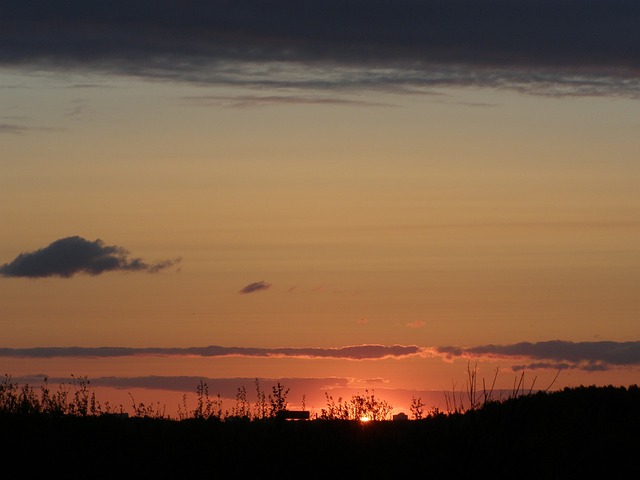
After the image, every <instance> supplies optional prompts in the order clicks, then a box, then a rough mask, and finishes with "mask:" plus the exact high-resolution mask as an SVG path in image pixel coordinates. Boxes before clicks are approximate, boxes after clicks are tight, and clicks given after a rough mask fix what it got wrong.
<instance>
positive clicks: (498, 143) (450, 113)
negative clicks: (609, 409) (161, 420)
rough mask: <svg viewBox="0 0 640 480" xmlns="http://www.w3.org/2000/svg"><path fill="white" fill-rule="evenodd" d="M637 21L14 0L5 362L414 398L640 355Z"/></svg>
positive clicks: (627, 380)
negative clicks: (473, 379)
mask: <svg viewBox="0 0 640 480" xmlns="http://www.w3.org/2000/svg"><path fill="white" fill-rule="evenodd" d="M638 25H640V3H639V2H637V1H635V0H564V1H558V0H553V1H552V0H523V1H513V0H379V1H378V0H368V1H365V0H308V1H297V0H273V1H269V0H235V1H224V0H209V1H204V0H191V1H184V0H183V1H177V0H175V1H171V0H154V1H150V0H149V1H147V0H137V1H131V0H126V1H125V0H108V1H106V0H105V1H103V0H91V1H87V0H67V1H60V2H51V1H49V0H3V2H2V4H1V5H0V169H1V170H0V224H1V225H2V235H1V236H0V332H1V334H0V375H4V374H8V375H10V376H12V378H14V379H17V380H20V381H28V382H31V383H37V381H40V380H41V379H42V378H43V376H44V375H47V376H49V377H50V379H52V380H53V381H54V382H57V381H61V382H62V381H65V379H69V378H70V375H75V376H76V377H78V376H87V377H88V378H89V379H90V381H91V384H92V385H95V386H96V387H100V388H103V389H104V390H101V393H102V394H103V395H105V396H106V397H105V400H108V399H109V398H113V399H116V400H114V401H122V402H123V403H127V402H129V400H128V398H126V397H124V400H120V399H121V398H122V394H123V393H128V392H135V395H137V397H136V398H137V399H143V398H144V399H145V401H146V399H147V398H149V399H154V398H162V401H163V402H166V404H167V410H172V409H174V407H175V405H176V404H177V403H178V402H179V401H180V398H181V396H182V392H188V393H195V390H196V385H197V383H198V381H199V380H200V379H204V380H205V381H206V382H207V383H208V384H209V387H210V391H211V392H212V393H221V394H223V396H225V397H228V398H231V399H233V398H234V395H235V392H236V389H237V388H238V387H239V386H241V385H245V386H246V387H247V389H248V390H251V391H252V389H253V380H254V379H255V378H260V379H264V380H263V386H264V387H265V389H269V388H270V386H271V384H272V383H274V382H277V381H281V382H282V383H284V384H285V386H288V387H290V388H291V392H290V395H289V401H290V402H291V403H292V404H295V405H296V406H299V404H300V401H301V398H302V396H303V395H304V396H305V397H306V399H307V400H306V407H307V408H316V409H319V408H322V407H323V406H325V405H324V404H323V399H324V398H325V397H324V395H325V393H328V394H330V395H334V396H335V397H336V398H337V397H338V396H340V395H342V396H343V397H347V398H348V397H349V396H350V395H351V394H352V393H357V392H359V393H363V392H364V391H365V390H367V389H368V390H369V391H371V390H374V391H375V392H376V394H377V395H378V396H380V397H383V398H387V399H388V400H389V401H390V403H392V404H393V406H394V407H396V408H395V411H400V410H405V411H406V410H407V407H408V405H409V403H410V401H411V398H412V396H417V397H419V396H422V397H423V399H428V401H429V402H431V401H432V398H436V397H437V398H441V399H442V392H443V391H444V390H447V389H451V388H458V389H460V388H464V382H465V380H466V379H467V368H468V367H469V365H472V366H474V365H477V368H478V375H479V377H481V378H485V379H487V381H489V382H490V381H492V379H493V378H494V376H495V372H496V371H499V374H498V376H497V386H498V387H499V388H505V389H511V388H512V387H513V384H514V381H515V379H517V378H519V376H521V375H522V374H523V373H524V374H525V378H526V384H527V385H531V383H532V382H535V387H536V388H545V387H546V386H548V385H550V384H551V383H552V382H553V388H562V387H564V386H577V385H581V384H584V385H587V384H596V385H608V384H614V385H630V384H637V383H638V381H639V373H640V327H639V322H638V320H639V314H640V188H639V187H640V29H639V28H638ZM496 369H497V370H496ZM556 376H557V378H556ZM554 378H555V381H554ZM429 392H431V393H433V396H431V397H430V396H429V395H430V393H429ZM110 395H111V397H109V396H110ZM118 395H120V396H118ZM174 399H175V401H174ZM433 401H434V402H435V400H433ZM231 406H232V400H229V401H228V403H227V404H226V407H227V408H231Z"/></svg>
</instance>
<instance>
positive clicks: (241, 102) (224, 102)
mask: <svg viewBox="0 0 640 480" xmlns="http://www.w3.org/2000/svg"><path fill="white" fill-rule="evenodd" d="M185 100H188V101H191V102H193V103H195V104H197V105H202V106H222V107H228V108H248V107H268V106H274V105H330V106H358V107H374V106H375V107H382V106H385V107H389V106H391V104H388V103H381V102H370V101H366V100H357V99H347V98H338V97H327V96H302V95H234V96H222V95H202V96H190V97H185Z"/></svg>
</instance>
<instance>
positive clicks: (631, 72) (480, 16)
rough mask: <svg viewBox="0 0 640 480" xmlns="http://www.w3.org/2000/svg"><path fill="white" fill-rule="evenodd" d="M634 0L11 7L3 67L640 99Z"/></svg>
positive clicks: (119, 2) (121, 2)
mask: <svg viewBox="0 0 640 480" xmlns="http://www.w3.org/2000/svg"><path fill="white" fill-rule="evenodd" d="M639 23H640V4H639V3H638V2H637V1H636V0H563V1H561V2H559V1H556V0H521V1H513V0H483V1H482V2H479V1H477V0H376V1H373V2H372V1H371V0H309V1H305V2H300V1H299V0H274V1H271V2H264V1H263V0H236V1H234V2H228V1H225V0H192V1H189V2H176V1H174V0H139V1H136V2H131V1H129V0H109V1H106V0H97V1H93V2H86V1H85V0H67V1H65V2H50V1H49V0H30V1H24V0H5V1H4V2H3V5H2V15H0V32H1V33H0V65H1V66H6V67H11V68H27V69H28V68H34V69H60V70H63V69H64V70H66V69H69V68H75V69H82V70H90V71H94V72H98V73H104V72H107V73H112V74H123V75H137V76H142V77H153V78H160V79H170V80H178V81H186V82H197V83H206V84H217V85H221V84H226V85H243V86H254V87H269V88H272V87H298V88H312V89H334V90H335V89H342V90H344V89H363V88H365V89H372V88H373V89H380V88H383V89H394V90H395V91H413V90H415V89H431V88H433V87H439V86H487V87H496V88H513V89H517V90H522V91H527V92H533V93H540V94H546V95H626V96H632V97H638V96H640V79H639V76H638V72H639V71H640V33H639V30H638V28H637V25H638V24H639Z"/></svg>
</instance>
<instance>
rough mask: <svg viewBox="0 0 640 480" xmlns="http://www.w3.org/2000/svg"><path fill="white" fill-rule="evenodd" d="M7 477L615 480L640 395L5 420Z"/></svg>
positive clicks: (1, 430) (633, 458)
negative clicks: (330, 414) (429, 407)
mask: <svg viewBox="0 0 640 480" xmlns="http://www.w3.org/2000/svg"><path fill="white" fill-rule="evenodd" d="M0 441H1V442H2V443H1V444H2V445H3V446H4V447H3V450H4V451H3V459H4V463H5V471H7V470H6V469H8V468H9V466H11V467H12V468H13V467H15V468H17V471H18V472H28V473H29V475H30V476H32V475H36V474H38V473H40V474H52V473H53V472H64V473H65V474H67V475H69V476H71V477H72V478H78V479H79V478H88V479H95V478H133V477H137V478H191V477H194V476H196V475H197V476H199V477H202V478H238V479H243V478H249V477H256V476H268V477H275V478H301V479H305V478H323V479H331V478H345V479H355V478H363V479H364V478H391V479H395V478H443V477H447V478H464V477H466V478H468V477H473V478H540V479H554V478H558V479H560V478H562V479H572V478H575V479H578V478H586V477H589V478H592V477H598V476H602V477H604V478H617V477H616V476H617V475H621V474H622V472H625V471H626V469H627V468H630V469H631V471H636V470H637V456H638V454H639V452H640V389H639V388H638V387H637V386H635V385H634V386H630V387H628V388H626V387H577V388H570V389H569V388H567V389H564V390H560V391H556V392H546V393H532V394H529V395H522V396H520V397H517V398H510V399H508V400H504V401H500V402H487V403H485V404H483V405H482V406H480V407H479V408H476V409H472V410H468V411H465V412H459V413H452V414H445V413H439V414H435V415H430V416H428V417H427V418H424V419H422V420H405V421H374V422H368V423H361V422H359V421H353V420H326V419H325V420H322V419H316V420H308V421H282V420H277V419H274V418H268V419H264V420H262V421H249V420H247V419H239V420H237V421H220V420H219V419H215V418H210V419H202V418H188V419H183V420H171V419H166V418H149V417H147V418H145V417H126V416H122V415H117V414H104V415H100V416H75V415H63V416H56V415H46V414H28V413H25V414H15V413H3V414H0ZM463 476H464V477H463Z"/></svg>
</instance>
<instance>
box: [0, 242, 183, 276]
mask: <svg viewBox="0 0 640 480" xmlns="http://www.w3.org/2000/svg"><path fill="white" fill-rule="evenodd" d="M177 262H179V259H176V260H163V261H159V262H156V263H153V264H149V263H146V262H144V261H142V259H140V258H130V257H129V252H127V250H125V249H124V248H122V247H118V246H113V245H105V244H104V243H103V242H102V240H99V239H98V240H95V241H89V240H85V239H84V238H82V237H78V236H73V237H67V238H62V239H60V240H56V241H54V242H52V243H51V244H49V245H48V246H46V247H44V248H41V249H39V250H36V251H33V252H28V253H21V254H19V255H18V256H17V257H16V258H15V259H14V260H12V261H11V262H9V263H5V264H4V265H2V266H0V275H2V276H5V277H30V278H38V277H63V278H69V277H72V276H73V275H75V274H78V273H86V274H90V275H99V274H101V273H105V272H109V271H146V272H149V273H155V272H158V271H160V270H163V269H165V268H168V267H170V266H172V265H174V264H176V263H177Z"/></svg>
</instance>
